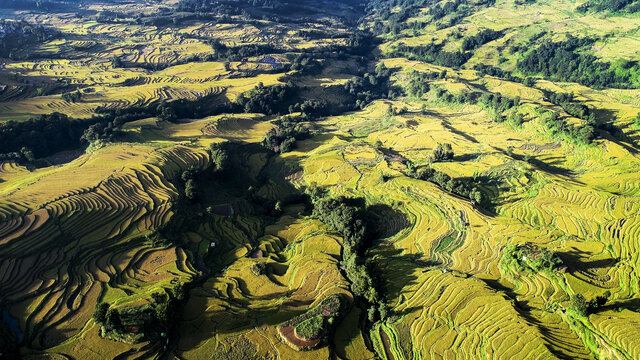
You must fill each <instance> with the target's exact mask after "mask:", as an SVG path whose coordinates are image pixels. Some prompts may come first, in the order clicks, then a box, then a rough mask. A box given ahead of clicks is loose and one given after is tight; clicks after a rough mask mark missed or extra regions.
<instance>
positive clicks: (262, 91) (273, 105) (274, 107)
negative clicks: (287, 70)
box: [236, 83, 297, 115]
mask: <svg viewBox="0 0 640 360" xmlns="http://www.w3.org/2000/svg"><path fill="white" fill-rule="evenodd" d="M296 90H297V87H296V86H295V85H293V84H291V83H289V84H286V85H274V86H264V85H263V84H262V83H259V84H258V86H256V88H255V89H253V90H250V91H248V92H246V93H242V94H240V96H238V99H237V101H236V102H237V103H238V105H239V106H240V107H241V108H242V109H243V110H244V111H245V112H247V113H262V114H266V115H274V114H284V113H286V112H287V111H288V110H289V106H291V105H293V104H294V103H295V101H296V99H297V95H296V94H297V91H296Z"/></svg>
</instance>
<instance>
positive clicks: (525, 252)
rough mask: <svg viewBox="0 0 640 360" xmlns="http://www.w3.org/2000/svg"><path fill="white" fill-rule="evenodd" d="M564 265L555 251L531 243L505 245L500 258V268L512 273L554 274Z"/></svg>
mask: <svg viewBox="0 0 640 360" xmlns="http://www.w3.org/2000/svg"><path fill="white" fill-rule="evenodd" d="M562 266H563V265H562V260H561V259H560V258H559V257H558V255H556V254H555V253H554V252H553V251H551V250H548V249H544V248H541V247H539V246H536V245H534V244H530V243H527V244H522V245H510V246H507V247H505V248H504V249H503V253H502V258H501V259H500V268H501V269H502V270H503V271H504V272H505V273H507V274H512V275H518V274H534V273H540V272H544V273H548V274H553V273H554V272H555V271H558V270H559V269H560V267H562Z"/></svg>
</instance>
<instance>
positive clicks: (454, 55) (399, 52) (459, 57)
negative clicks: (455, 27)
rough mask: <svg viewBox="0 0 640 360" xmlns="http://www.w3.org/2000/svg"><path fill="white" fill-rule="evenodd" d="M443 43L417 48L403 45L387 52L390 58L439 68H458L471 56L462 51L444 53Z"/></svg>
mask: <svg viewBox="0 0 640 360" xmlns="http://www.w3.org/2000/svg"><path fill="white" fill-rule="evenodd" d="M444 45H445V43H444V42H443V43H440V44H436V43H430V44H426V45H419V46H408V45H406V44H404V43H401V44H399V45H397V46H396V47H395V48H394V49H392V50H391V51H389V56H390V57H406V58H407V59H409V60H419V61H424V62H430V63H433V64H436V65H440V66H447V67H452V68H459V67H460V66H462V65H464V63H466V62H467V60H469V58H470V57H471V54H469V53H464V52H462V51H444V50H443V48H444Z"/></svg>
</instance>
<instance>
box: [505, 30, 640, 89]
mask: <svg viewBox="0 0 640 360" xmlns="http://www.w3.org/2000/svg"><path fill="white" fill-rule="evenodd" d="M593 42H594V40H593V39H591V38H576V37H572V36H569V38H568V39H567V40H566V41H560V42H552V41H546V42H544V43H542V45H540V46H539V47H538V48H536V49H533V50H532V51H530V52H529V53H527V54H526V55H525V57H524V58H523V59H522V60H520V61H518V63H517V66H518V69H520V70H521V71H522V72H524V73H527V74H542V75H543V76H545V77H547V78H550V79H552V80H558V81H568V82H577V83H579V84H582V85H586V86H591V87H594V88H607V87H615V88H630V87H633V86H637V85H638V80H639V79H640V66H638V64H637V63H635V62H631V61H626V62H621V63H619V64H616V65H612V64H610V63H607V62H604V61H601V60H599V59H598V58H597V57H595V56H593V55H591V54H582V53H578V52H577V50H578V49H580V48H583V47H585V46H589V45H591V44H593Z"/></svg>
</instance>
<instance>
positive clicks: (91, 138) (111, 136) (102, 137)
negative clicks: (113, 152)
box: [80, 121, 121, 144]
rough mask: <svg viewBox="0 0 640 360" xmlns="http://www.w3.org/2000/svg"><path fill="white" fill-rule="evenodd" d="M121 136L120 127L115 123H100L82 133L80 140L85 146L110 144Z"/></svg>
mask: <svg viewBox="0 0 640 360" xmlns="http://www.w3.org/2000/svg"><path fill="white" fill-rule="evenodd" d="M120 134H121V132H120V129H119V126H117V125H115V122H113V121H110V122H107V123H104V122H99V123H95V124H93V125H91V126H89V128H87V130H85V131H84V132H83V133H82V136H81V137H80V140H81V141H82V142H84V143H85V144H96V143H99V142H102V143H108V142H112V141H114V140H115V139H116V137H117V136H118V135H120Z"/></svg>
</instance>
